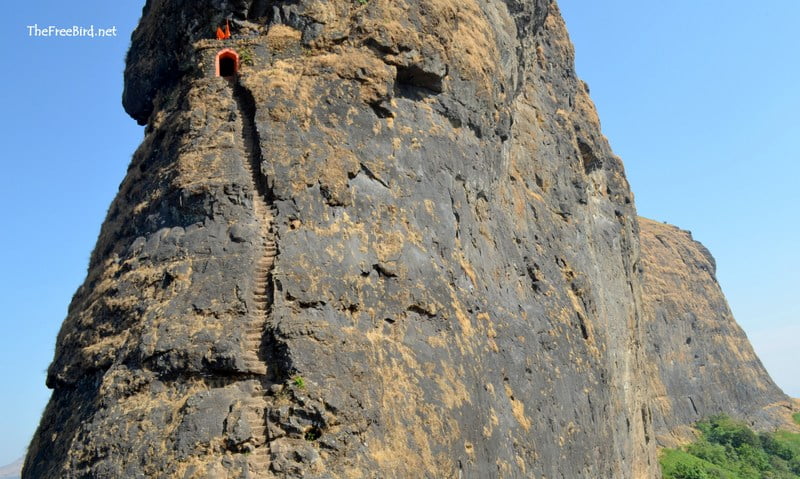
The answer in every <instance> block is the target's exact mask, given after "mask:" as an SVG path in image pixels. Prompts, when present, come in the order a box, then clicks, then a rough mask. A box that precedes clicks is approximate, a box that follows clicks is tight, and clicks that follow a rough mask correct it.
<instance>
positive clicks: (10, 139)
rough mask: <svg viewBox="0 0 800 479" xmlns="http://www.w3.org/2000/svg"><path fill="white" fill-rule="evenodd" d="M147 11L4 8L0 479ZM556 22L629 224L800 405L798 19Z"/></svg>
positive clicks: (15, 442) (133, 134) (725, 5)
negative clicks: (659, 237)
mask: <svg viewBox="0 0 800 479" xmlns="http://www.w3.org/2000/svg"><path fill="white" fill-rule="evenodd" d="M143 4H144V2H143V1H142V0H138V1H132V2H108V1H99V0H86V1H82V2H66V3H65V2H56V1H54V0H34V1H32V2H27V3H18V4H16V6H15V7H14V9H12V13H11V14H10V15H11V17H10V19H9V18H7V21H6V27H5V28H4V29H2V31H1V32H0V38H2V40H3V44H4V45H6V46H7V47H8V48H7V49H6V67H7V70H6V75H4V76H3V77H2V80H1V81H2V88H0V98H1V99H2V103H0V104H2V105H3V107H4V109H5V112H4V114H3V115H2V120H0V122H2V128H0V131H2V134H3V142H2V143H3V147H4V154H3V155H2V157H1V159H0V182H2V188H0V204H3V205H4V206H5V208H4V210H5V211H4V213H5V214H4V218H5V221H4V231H6V233H5V234H3V235H2V236H0V267H2V275H0V281H2V283H0V305H2V310H3V312H4V316H3V317H2V318H0V326H1V327H2V332H3V334H2V335H0V378H1V379H2V383H3V385H4V388H3V391H4V392H3V393H2V394H1V395H0V410H2V411H5V414H4V415H3V416H2V419H1V420H0V430H2V431H3V434H2V435H0V464H5V463H7V462H11V461H12V460H14V459H16V458H17V457H19V456H20V455H21V454H23V452H24V449H25V447H26V446H27V443H28V442H29V440H30V437H31V435H32V434H33V431H34V429H35V427H36V424H37V423H38V420H39V417H40V415H41V412H42V410H43V408H44V405H45V404H46V401H47V399H48V397H49V394H50V393H49V391H48V390H47V389H46V388H45V387H44V379H45V373H44V371H45V370H46V368H47V366H48V364H49V362H50V360H51V359H52V354H53V345H54V343H55V338H56V334H57V332H58V328H59V326H60V323H61V321H62V320H63V318H64V317H65V316H66V309H67V306H68V304H69V301H70V298H71V297H72V294H73V293H74V291H75V289H76V288H77V287H78V285H79V284H80V283H81V282H82V281H83V278H84V275H85V274H86V266H87V262H88V258H89V253H90V252H91V249H92V247H93V246H94V242H95V240H96V238H97V234H98V232H99V228H100V224H101V223H102V221H103V218H104V216H105V212H106V209H107V208H108V205H109V204H110V202H111V200H112V199H113V197H114V195H115V193H116V190H117V187H118V185H119V182H120V181H121V180H122V178H123V177H124V175H125V170H126V168H127V164H128V162H129V161H130V157H131V154H132V153H133V151H134V150H135V148H136V147H137V146H138V143H139V141H140V140H141V137H142V128H141V127H139V126H137V125H136V123H135V122H134V121H133V120H131V119H130V118H128V117H127V115H126V114H125V113H124V111H123V110H122V106H121V104H120V97H121V94H122V71H123V68H124V55H125V52H126V50H127V47H128V43H129V38H130V33H131V31H132V29H133V28H134V26H135V23H136V21H137V20H138V18H139V14H140V12H141V7H142V5H143ZM560 4H561V8H562V11H563V13H564V15H565V17H566V20H567V25H568V27H569V29H570V33H571V35H572V39H573V41H574V43H575V44H576V49H577V70H578V73H579V75H581V76H582V77H583V78H584V79H585V80H586V81H587V82H588V83H589V85H590V87H591V90H592V97H593V99H594V100H595V102H596V103H597V106H598V109H599V111H600V118H601V120H602V122H603V131H604V133H605V134H606V136H608V138H609V140H610V142H611V145H612V147H613V148H614V150H615V152H616V153H617V154H618V155H620V156H621V157H622V159H623V160H624V162H625V165H626V168H627V172H628V176H629V179H630V181H631V185H632V187H633V189H634V192H635V194H636V203H637V205H638V208H639V212H640V213H641V214H642V215H645V216H648V217H650V218H654V219H657V220H662V221H668V222H670V223H673V224H677V225H679V226H681V227H683V228H685V229H689V230H692V231H693V232H694V235H695V238H696V239H698V240H700V241H702V242H703V243H705V244H706V245H707V246H708V247H709V249H710V250H711V251H712V253H713V254H714V255H715V257H716V258H717V263H718V270H719V271H718V274H719V279H720V281H721V283H722V286H723V289H724V290H725V292H726V294H727V295H728V299H729V301H730V303H731V306H732V308H733V311H734V314H735V315H736V317H737V319H738V320H739V322H740V323H741V324H742V326H743V327H744V328H745V330H746V331H747V333H748V335H749V336H750V338H751V339H752V340H753V343H754V345H755V346H756V349H757V351H758V352H759V354H760V355H761V357H762V359H763V360H764V362H765V364H766V365H767V367H768V369H769V370H770V372H771V373H772V375H773V377H774V378H775V379H776V380H777V381H778V383H779V385H781V386H782V387H783V388H784V390H786V391H787V392H788V393H790V394H792V395H794V396H795V397H800V381H798V377H797V375H796V373H795V369H796V363H797V361H796V359H794V355H793V351H794V349H795V343H796V341H797V338H800V326H798V321H797V319H798V316H799V314H798V313H799V309H800V307H798V304H797V301H795V300H794V298H795V297H796V296H797V294H796V293H795V289H796V287H797V286H796V285H797V284H798V283H799V281H798V279H800V278H798V271H800V255H799V254H798V253H797V250H796V247H795V244H796V243H797V237H798V236H799V235H800V231H799V229H800V227H798V224H799V222H798V219H799V218H798V212H797V210H796V205H797V203H798V202H797V199H796V194H795V183H796V182H797V178H798V177H800V171H799V170H800V165H798V162H797V161H796V160H797V159H798V158H797V156H798V155H797V148H796V145H795V142H796V140H797V139H800V120H799V119H798V116H797V114H796V113H795V112H797V111H800V93H798V86H797V85H798V83H800V82H798V74H799V73H800V65H799V64H798V63H800V62H798V51H800V36H799V35H800V34H798V33H797V31H798V29H797V27H796V25H795V23H796V21H797V20H798V19H800V2H796V0H774V1H771V2H769V3H768V4H766V3H765V4H754V3H752V2H745V1H743V0H734V1H726V2H722V1H718V0H713V1H708V2H696V1H695V2H690V1H686V0H676V1H672V2H669V3H666V2H641V1H633V0H607V1H604V2H589V1H586V0H562V1H561V2H560ZM7 17H8V16H7ZM32 24H39V25H40V26H43V25H51V24H52V25H59V26H65V27H68V26H72V25H80V26H90V25H95V26H96V27H100V26H102V27H112V26H116V27H117V30H118V36H117V37H112V38H102V39H100V38H94V39H90V38H32V37H28V30H27V26H28V25H32Z"/></svg>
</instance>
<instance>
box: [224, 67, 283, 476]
mask: <svg viewBox="0 0 800 479" xmlns="http://www.w3.org/2000/svg"><path fill="white" fill-rule="evenodd" d="M232 87H233V96H234V98H235V100H236V103H237V105H238V107H239V115H238V117H239V119H240V121H241V129H242V130H241V131H242V142H243V147H244V150H245V153H246V156H247V163H248V166H249V168H250V171H251V175H250V179H251V180H252V183H251V185H250V187H251V191H252V192H253V216H254V218H255V220H256V221H257V222H258V229H259V234H258V237H259V244H258V245H256V248H257V250H258V251H257V255H258V260H257V261H256V264H255V270H254V272H253V283H252V287H251V291H252V296H251V298H250V301H249V304H248V309H249V314H248V316H247V325H246V326H245V328H246V329H245V340H244V348H245V354H244V367H245V370H246V371H247V372H248V373H251V374H255V375H259V376H261V378H258V379H257V384H256V385H255V387H254V388H253V389H252V391H251V394H250V397H249V398H248V399H247V400H246V401H245V403H244V405H243V406H244V408H243V417H245V419H246V420H247V422H248V423H249V424H250V425H251V432H252V437H253V446H254V448H253V449H252V450H251V451H250V453H249V454H248V456H247V464H248V474H247V477H254V478H260V477H267V476H269V475H270V472H269V468H270V449H269V438H268V437H267V426H268V425H267V417H268V410H267V409H268V407H269V402H268V400H267V395H266V391H265V390H264V384H266V377H264V376H265V375H266V374H267V364H266V362H265V361H264V359H263V358H264V356H265V354H264V353H265V351H263V348H264V337H265V335H266V333H267V331H266V327H267V322H268V321H269V318H270V316H271V314H272V299H273V292H272V268H273V264H274V261H275V256H276V255H277V252H278V249H277V245H276V242H275V230H274V223H275V217H276V214H277V211H276V209H275V206H274V205H272V204H270V203H269V202H268V198H269V195H268V188H267V178H266V176H265V175H264V174H263V173H262V172H261V163H262V162H263V161H264V159H263V156H262V153H261V144H260V143H261V142H260V139H259V135H258V129H257V128H256V124H255V112H256V106H255V100H254V99H253V96H252V94H251V93H250V91H249V90H247V89H246V88H245V87H244V86H243V85H242V84H241V83H240V82H239V80H238V78H237V79H236V80H234V81H233V82H232Z"/></svg>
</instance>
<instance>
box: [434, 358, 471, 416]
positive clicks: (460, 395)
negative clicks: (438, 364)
mask: <svg viewBox="0 0 800 479" xmlns="http://www.w3.org/2000/svg"><path fill="white" fill-rule="evenodd" d="M442 369H443V370H444V374H443V375H441V376H437V377H436V378H435V380H436V384H437V385H438V386H439V389H441V390H442V402H443V403H444V404H445V406H447V408H448V409H455V408H459V407H461V406H462V405H463V404H464V403H471V402H472V401H471V400H470V397H469V393H468V392H467V388H466V386H464V383H463V382H461V380H460V379H459V378H462V377H464V370H463V366H461V367H460V368H459V371H458V373H456V371H455V370H454V369H453V367H452V366H451V365H450V364H447V363H443V364H442Z"/></svg>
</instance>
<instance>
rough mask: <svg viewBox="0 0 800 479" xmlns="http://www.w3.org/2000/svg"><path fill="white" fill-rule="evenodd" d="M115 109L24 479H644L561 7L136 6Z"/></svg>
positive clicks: (615, 178) (613, 233) (598, 198)
mask: <svg viewBox="0 0 800 479" xmlns="http://www.w3.org/2000/svg"><path fill="white" fill-rule="evenodd" d="M226 18H229V19H230V21H231V25H232V30H233V33H234V35H233V38H232V39H230V40H225V41H217V40H213V39H211V37H212V36H213V32H214V29H215V28H216V26H217V25H219V24H222V23H224V21H225V19H226ZM223 48H231V49H234V50H235V51H236V52H237V53H238V55H239V59H240V62H241V70H240V72H239V74H238V75H237V76H236V77H234V78H230V79H226V78H221V77H216V76H215V65H214V63H215V57H216V54H217V52H219V51H221V50H222V49H223ZM124 104H125V108H126V110H127V111H128V112H129V113H130V114H131V116H132V117H134V118H135V119H136V120H137V121H139V122H140V123H142V124H146V125H147V127H146V136H145V139H144V141H143V143H142V145H141V147H140V148H139V149H138V151H137V152H136V154H135V155H134V157H133V160H132V162H131V165H130V168H129V171H128V174H127V176H126V178H125V180H124V181H123V183H122V185H121V187H120V192H119V194H118V196H117V198H116V199H115V200H114V202H113V204H112V205H111V208H110V210H109V213H108V217H107V219H106V222H105V223H104V225H103V228H102V231H101V235H100V238H99V239H98V243H97V246H96V248H95V250H94V252H93V254H92V257H91V261H90V265H89V272H88V276H87V279H86V282H85V283H84V285H83V286H81V288H80V289H79V290H78V291H77V293H76V294H75V297H74V299H73V302H72V304H71V306H70V310H69V315H68V317H67V318H66V320H65V322H64V325H63V327H62V330H61V332H60V334H59V338H58V344H57V348H56V353H55V358H54V361H53V363H52V365H51V367H50V369H49V372H48V385H49V386H50V387H51V388H53V396H52V399H51V401H50V404H49V406H48V409H47V411H46V412H45V415H44V418H43V420H42V423H41V425H40V428H39V430H38V432H37V434H36V436H35V438H34V440H33V442H32V444H31V448H30V452H29V454H28V458H27V463H26V469H25V477H26V478H41V477H60V478H78V477H81V478H83V477H92V478H115V479H116V478H120V477H129V478H138V477H148V478H151V477H179V478H186V479H189V478H206V477H213V478H223V479H224V478H248V477H287V478H288V477H307V478H315V477H317V478H323V477H348V478H358V477H364V478H373V477H402V478H407V477H437V478H439V477H452V478H456V477H466V478H485V477H537V478H539V477H548V478H556V477H568V478H615V479H633V478H643V477H653V478H657V477H658V476H659V473H658V467H657V459H656V449H655V447H656V441H655V440H654V437H655V430H654V428H653V417H654V415H653V411H652V410H651V408H650V406H649V401H650V397H651V390H650V386H651V385H650V381H649V380H647V379H646V375H647V374H648V367H647V361H648V356H647V351H646V347H645V345H646V344H649V343H648V340H647V339H646V338H645V335H644V334H645V329H644V328H643V326H644V320H645V317H644V312H645V308H644V305H643V303H642V282H641V273H640V264H639V233H638V222H637V218H636V212H635V208H634V206H633V200H632V195H631V192H630V189H629V187H628V184H627V181H626V180H625V177H624V172H623V168H622V164H621V162H620V161H619V159H618V158H617V157H615V156H614V155H613V153H612V152H611V150H610V148H609V146H608V144H607V142H606V140H605V138H604V137H603V136H602V135H601V133H600V128H599V121H598V119H597V116H596V114H595V110H594V107H593V105H592V103H591V101H590V99H589V96H588V91H587V87H586V86H585V84H583V83H582V82H581V81H580V80H579V79H578V78H577V77H576V76H575V72H574V68H573V52H572V46H571V44H570V42H569V39H568V37H567V33H566V30H565V27H564V24H563V21H562V19H561V17H560V14H559V12H558V9H557V7H556V6H555V4H553V3H551V2H549V1H547V0H530V1H518V0H481V1H478V0H413V1H412V0H368V1H366V2H361V1H335V2H333V1H324V0H297V1H292V2H288V1H287V2H280V1H247V0H238V1H225V0H205V1H188V0H185V1H183V0H150V1H148V2H147V5H146V6H145V8H144V11H143V18H142V21H141V23H140V26H139V27H138V28H137V30H136V32H135V33H134V35H133V43H132V47H131V51H130V53H129V55H128V66H127V68H126V87H125V94H124Z"/></svg>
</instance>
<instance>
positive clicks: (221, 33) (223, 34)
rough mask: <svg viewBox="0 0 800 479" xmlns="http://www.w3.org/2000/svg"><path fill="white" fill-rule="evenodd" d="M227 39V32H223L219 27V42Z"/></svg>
mask: <svg viewBox="0 0 800 479" xmlns="http://www.w3.org/2000/svg"><path fill="white" fill-rule="evenodd" d="M225 38H226V37H225V32H223V31H222V29H221V28H219V27H217V40H224V39H225Z"/></svg>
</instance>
